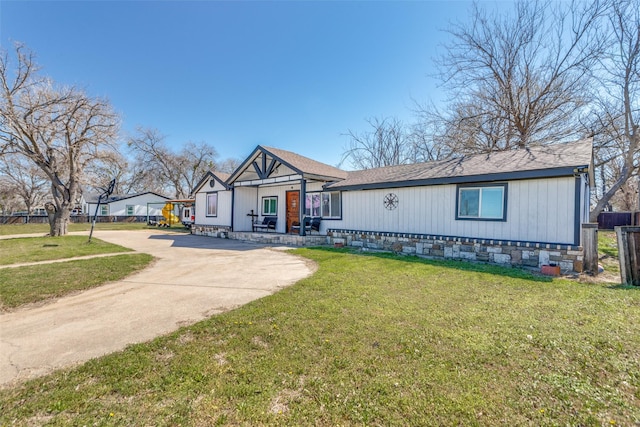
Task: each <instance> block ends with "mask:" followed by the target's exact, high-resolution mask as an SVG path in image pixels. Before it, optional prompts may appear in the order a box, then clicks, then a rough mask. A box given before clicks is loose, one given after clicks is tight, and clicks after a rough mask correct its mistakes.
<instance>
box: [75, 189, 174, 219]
mask: <svg viewBox="0 0 640 427" xmlns="http://www.w3.org/2000/svg"><path fill="white" fill-rule="evenodd" d="M167 200H169V197H166V196H163V195H162V194H158V193H154V192H151V191H148V192H146V193H139V194H130V195H111V196H109V198H108V199H107V200H106V201H105V200H103V201H101V203H100V209H99V210H98V216H138V217H143V216H144V217H147V216H161V215H162V208H163V207H164V205H165V203H166V202H167ZM97 204H98V196H97V195H94V196H91V197H90V198H89V199H88V201H87V202H86V209H84V208H83V209H84V211H85V212H86V213H88V214H89V215H90V216H93V215H94V214H95V212H96V206H97Z"/></svg>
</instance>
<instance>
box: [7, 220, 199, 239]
mask: <svg viewBox="0 0 640 427" xmlns="http://www.w3.org/2000/svg"><path fill="white" fill-rule="evenodd" d="M149 228H151V229H152V228H156V227H151V226H148V225H147V224H146V223H144V222H98V223H96V227H95V230H145V229H149ZM90 229H91V224H90V223H88V222H83V223H79V224H73V223H72V224H69V231H70V232H73V231H89V230H90ZM171 230H173V231H180V230H185V231H188V229H187V228H185V227H183V226H182V224H178V225H176V226H174V227H171ZM47 233H49V225H48V224H4V225H0V236H8V235H12V234H47Z"/></svg>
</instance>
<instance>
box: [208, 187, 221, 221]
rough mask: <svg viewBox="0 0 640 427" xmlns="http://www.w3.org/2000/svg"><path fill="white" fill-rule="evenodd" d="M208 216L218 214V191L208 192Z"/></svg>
mask: <svg viewBox="0 0 640 427" xmlns="http://www.w3.org/2000/svg"><path fill="white" fill-rule="evenodd" d="M207 216H218V193H217V192H215V193H207Z"/></svg>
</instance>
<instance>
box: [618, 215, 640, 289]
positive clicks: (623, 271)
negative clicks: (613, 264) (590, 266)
mask: <svg viewBox="0 0 640 427" xmlns="http://www.w3.org/2000/svg"><path fill="white" fill-rule="evenodd" d="M616 235H617V237H618V257H619V258H620V275H621V276H622V283H624V284H627V285H634V286H640V227H629V226H623V227H616Z"/></svg>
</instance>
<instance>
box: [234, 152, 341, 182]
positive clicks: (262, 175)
mask: <svg viewBox="0 0 640 427" xmlns="http://www.w3.org/2000/svg"><path fill="white" fill-rule="evenodd" d="M260 153H262V156H260ZM294 154H295V153H294ZM267 156H271V161H270V162H267ZM260 157H262V158H260ZM279 165H283V166H286V167H288V168H289V169H291V170H292V171H293V172H294V175H300V176H301V177H302V178H303V179H308V178H311V179H316V180H319V181H335V180H336V177H335V176H329V175H322V174H320V175H319V174H315V173H309V172H305V171H303V170H302V169H300V168H298V167H296V166H294V165H292V164H291V163H289V162H287V161H286V160H284V159H283V158H282V157H280V156H278V155H277V154H275V153H273V152H272V151H269V150H268V149H267V148H265V147H263V146H261V145H258V146H257V147H256V148H255V149H254V150H253V152H252V153H251V154H250V155H249V156H248V157H247V158H246V159H245V161H244V162H242V164H241V165H240V166H238V168H237V169H236V170H235V171H233V173H232V174H231V176H230V177H229V179H228V180H227V183H228V184H233V183H234V182H235V181H236V180H237V179H238V177H239V176H240V175H241V174H242V173H243V172H244V171H246V170H247V169H249V168H250V167H252V166H253V168H254V171H255V172H256V173H257V175H258V179H266V178H267V177H269V176H270V175H271V173H272V172H273V170H274V169H275V168H276V167H278V166H279Z"/></svg>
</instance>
